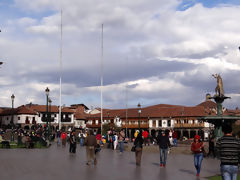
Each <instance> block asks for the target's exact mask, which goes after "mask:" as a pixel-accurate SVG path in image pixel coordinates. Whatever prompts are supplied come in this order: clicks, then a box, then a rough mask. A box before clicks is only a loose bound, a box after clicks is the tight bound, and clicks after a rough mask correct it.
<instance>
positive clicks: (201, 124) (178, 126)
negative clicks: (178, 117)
mask: <svg viewBox="0 0 240 180" xmlns="http://www.w3.org/2000/svg"><path fill="white" fill-rule="evenodd" d="M174 127H175V128H203V127H204V123H196V124H188V123H175V124H174Z"/></svg>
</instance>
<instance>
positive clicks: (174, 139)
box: [173, 138, 177, 147]
mask: <svg viewBox="0 0 240 180" xmlns="http://www.w3.org/2000/svg"><path fill="white" fill-rule="evenodd" d="M173 145H174V146H175V147H177V138H173Z"/></svg>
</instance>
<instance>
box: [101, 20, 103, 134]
mask: <svg viewBox="0 0 240 180" xmlns="http://www.w3.org/2000/svg"><path fill="white" fill-rule="evenodd" d="M101 44H102V46H101V52H102V53H101V134H102V135H103V132H102V130H103V129H102V127H103V24H102V43H101Z"/></svg>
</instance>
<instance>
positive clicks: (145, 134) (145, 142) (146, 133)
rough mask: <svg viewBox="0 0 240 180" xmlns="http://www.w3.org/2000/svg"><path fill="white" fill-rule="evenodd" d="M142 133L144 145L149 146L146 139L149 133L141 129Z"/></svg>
mask: <svg viewBox="0 0 240 180" xmlns="http://www.w3.org/2000/svg"><path fill="white" fill-rule="evenodd" d="M142 135H143V138H144V145H145V146H146V145H147V144H148V146H149V141H148V135H149V134H148V132H147V131H143V133H142Z"/></svg>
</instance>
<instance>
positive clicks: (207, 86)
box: [0, 0, 240, 109]
mask: <svg viewBox="0 0 240 180" xmlns="http://www.w3.org/2000/svg"><path fill="white" fill-rule="evenodd" d="M61 9H62V12H63V13H62V22H63V36H62V37H63V39H62V73H61V74H62V105H66V106H69V105H71V104H82V103H83V104H85V105H86V106H88V107H89V108H95V107H100V104H101V99H100V92H101V87H100V85H101V81H100V80H101V79H100V78H101V53H102V51H101V43H102V24H103V88H102V90H103V108H126V107H128V108H135V107H137V104H138V103H140V104H141V105H142V107H146V106H150V105H155V104H175V105H185V106H195V105H197V104H200V103H201V102H203V101H204V100H205V95H206V94H207V93H210V94H211V95H212V96H213V95H214V93H215V92H214V89H215V87H216V85H217V83H216V79H214V78H213V77H212V74H216V73H218V74H220V75H221V77H222V79H223V84H224V90H225V95H226V96H230V97H231V99H227V100H225V102H224V104H223V105H224V106H225V107H227V108H231V109H233V108H236V107H238V106H239V105H240V78H238V77H239V75H240V52H239V49H238V47H239V46H240V33H239V32H240V31H239V30H240V23H239V17H240V1H239V0H147V1H146V0H131V1H129V0H121V1H119V0H87V1H86V0H71V1H69V0H0V29H1V32H0V61H3V62H4V64H2V65H1V67H0V87H1V88H0V107H10V106H11V98H10V97H11V95H12V94H14V95H15V100H14V106H15V107H17V106H20V105H24V104H28V103H30V102H31V103H34V104H46V95H45V89H46V87H48V88H49V89H50V95H49V96H50V98H51V100H52V102H53V104H54V105H59V89H60V86H59V77H60V42H61V41H60V37H61V36H60V34H61V31H60V24H61Z"/></svg>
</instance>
